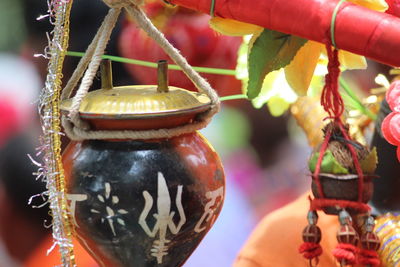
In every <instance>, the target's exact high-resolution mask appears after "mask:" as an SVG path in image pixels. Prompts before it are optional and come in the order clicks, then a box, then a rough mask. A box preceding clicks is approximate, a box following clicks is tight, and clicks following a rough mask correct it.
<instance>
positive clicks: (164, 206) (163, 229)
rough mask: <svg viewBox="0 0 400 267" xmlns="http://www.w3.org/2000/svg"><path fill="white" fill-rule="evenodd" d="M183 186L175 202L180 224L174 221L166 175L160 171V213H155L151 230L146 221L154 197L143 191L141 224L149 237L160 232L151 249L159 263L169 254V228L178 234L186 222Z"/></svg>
mask: <svg viewBox="0 0 400 267" xmlns="http://www.w3.org/2000/svg"><path fill="white" fill-rule="evenodd" d="M182 187H183V186H182V185H179V186H178V191H177V193H176V199H175V204H176V208H177V209H178V212H179V217H180V220H179V223H178V225H175V224H174V221H173V217H174V215H175V212H174V211H172V212H171V197H170V195H169V191H168V187H167V182H166V181H165V178H164V175H163V174H162V173H161V172H159V173H158V187H157V190H158V196H157V212H158V213H155V214H153V216H154V218H156V224H155V225H154V228H153V230H150V228H149V226H148V225H147V223H146V218H147V216H148V215H149V212H150V210H151V208H152V207H153V197H152V196H151V195H150V194H149V192H147V191H143V197H144V200H145V204H144V208H143V211H142V213H141V214H140V217H139V225H140V226H141V227H142V228H143V230H144V231H145V232H146V234H147V235H148V236H149V237H155V236H156V234H157V233H159V239H158V240H155V241H154V243H153V248H152V249H151V252H152V253H151V256H153V257H156V258H157V263H158V264H160V263H162V258H163V257H164V256H165V255H168V246H167V243H169V242H170V240H167V239H166V234H167V230H168V229H169V230H170V231H171V233H172V234H174V235H176V234H177V233H178V232H179V231H180V230H181V228H182V226H183V224H184V223H185V222H186V216H185V212H184V210H183V207H182Z"/></svg>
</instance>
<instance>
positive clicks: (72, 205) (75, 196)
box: [67, 194, 87, 227]
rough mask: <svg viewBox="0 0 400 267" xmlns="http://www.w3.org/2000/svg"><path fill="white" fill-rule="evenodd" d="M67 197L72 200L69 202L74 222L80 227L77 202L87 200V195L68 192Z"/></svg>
mask: <svg viewBox="0 0 400 267" xmlns="http://www.w3.org/2000/svg"><path fill="white" fill-rule="evenodd" d="M67 199H68V200H69V201H71V203H70V204H69V210H70V211H71V217H72V222H73V223H74V224H75V226H76V227H79V225H78V223H77V222H76V219H75V210H76V202H78V201H85V200H87V195H85V194H67Z"/></svg>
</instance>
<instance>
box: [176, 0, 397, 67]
mask: <svg viewBox="0 0 400 267" xmlns="http://www.w3.org/2000/svg"><path fill="white" fill-rule="evenodd" d="M169 2H171V3H173V4H177V5H181V6H184V7H187V8H190V9H194V10H198V11H200V12H204V13H209V12H210V6H211V0H170V1H169ZM215 2H216V5H215V13H214V14H215V15H216V16H218V17H223V18H231V19H235V20H239V21H243V22H248V23H252V24H256V25H259V26H262V27H265V28H267V29H271V30H276V31H280V32H284V33H288V34H294V35H297V36H300V37H303V38H307V39H309V40H314V41H317V42H321V43H326V42H327V40H328V38H330V24H331V20H332V14H333V11H334V9H335V7H336V6H337V3H338V2H339V1H338V0H215ZM335 41H336V44H337V47H338V48H339V49H344V50H347V51H350V52H353V53H356V54H359V55H364V56H366V57H368V58H371V59H373V60H376V61H380V62H382V63H384V64H388V65H392V66H397V67H400V18H397V17H395V16H392V15H389V14H386V13H380V12H376V11H373V10H369V9H367V8H363V7H361V6H357V5H353V4H351V3H349V2H344V3H342V4H341V5H340V8H339V11H338V13H337V17H336V22H335Z"/></svg>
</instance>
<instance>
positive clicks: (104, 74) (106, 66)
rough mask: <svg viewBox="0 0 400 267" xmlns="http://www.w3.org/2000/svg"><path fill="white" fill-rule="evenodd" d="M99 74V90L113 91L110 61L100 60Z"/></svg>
mask: <svg viewBox="0 0 400 267" xmlns="http://www.w3.org/2000/svg"><path fill="white" fill-rule="evenodd" d="M100 73H101V88H102V89H113V87H114V86H113V77H112V67H111V60H109V59H107V60H102V61H101V64H100Z"/></svg>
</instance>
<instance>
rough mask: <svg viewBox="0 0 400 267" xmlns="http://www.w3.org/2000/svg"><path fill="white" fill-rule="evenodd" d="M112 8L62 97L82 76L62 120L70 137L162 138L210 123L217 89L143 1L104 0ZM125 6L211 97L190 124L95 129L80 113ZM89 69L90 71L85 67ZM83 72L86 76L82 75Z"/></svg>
mask: <svg viewBox="0 0 400 267" xmlns="http://www.w3.org/2000/svg"><path fill="white" fill-rule="evenodd" d="M103 1H104V2H105V3H106V4H107V5H108V6H109V7H110V10H109V12H108V14H107V16H106V17H105V19H104V21H103V23H102V25H101V26H100V28H99V30H98V32H97V33H96V35H95V37H94V38H93V41H92V43H91V44H90V45H89V47H88V49H87V50H86V53H85V55H84V57H82V59H81V61H80V62H79V64H78V66H77V67H76V69H75V71H74V73H73V74H72V76H71V78H70V80H69V81H68V83H67V85H66V86H65V88H64V90H63V92H62V95H61V99H62V100H65V99H67V98H70V97H71V95H72V92H73V91H74V88H75V87H76V86H77V85H78V83H79V80H80V79H81V78H82V80H81V83H80V85H79V88H78V90H77V92H76V94H75V96H74V97H73V98H72V106H71V109H70V111H69V114H68V116H63V117H62V124H63V126H64V129H65V132H66V134H67V135H68V137H69V138H70V139H72V140H76V141H81V140H85V139H95V140H101V139H140V140H146V139H159V138H171V137H174V136H178V135H182V134H186V133H190V132H194V131H196V130H200V129H202V128H204V127H206V126H207V124H208V123H209V122H210V121H211V118H212V116H213V115H214V114H216V113H217V112H218V111H219V108H220V101H219V98H218V95H217V93H216V92H215V90H214V89H213V88H211V86H210V84H209V83H208V82H207V81H206V80H205V79H204V78H202V77H201V76H200V75H199V74H198V73H197V72H196V71H195V70H194V69H193V68H192V67H191V66H190V65H189V63H188V62H187V61H186V59H185V58H184V57H183V56H182V55H181V54H180V52H179V51H178V50H177V49H176V48H174V47H173V46H172V45H171V43H169V42H168V40H167V39H166V38H165V36H164V35H163V34H162V33H161V32H160V31H159V30H158V29H157V28H156V27H155V26H154V25H153V24H152V22H151V21H150V19H149V18H148V17H147V16H146V14H145V13H144V12H143V11H142V10H141V8H140V7H139V6H140V5H141V4H142V1H137V0H103ZM122 8H124V9H125V10H126V11H127V12H128V14H129V15H130V16H131V17H132V18H133V19H134V20H135V21H136V23H137V24H138V26H139V27H140V28H142V29H143V30H144V31H145V32H146V33H147V34H148V35H149V36H150V37H151V38H152V39H154V40H155V41H156V42H157V43H158V45H159V46H160V47H161V48H162V49H163V50H164V51H165V52H166V53H167V54H168V55H169V56H170V58H171V59H172V60H173V61H174V62H175V63H176V64H177V65H179V66H180V67H181V69H182V71H183V72H184V73H185V74H186V76H187V77H188V78H189V79H190V80H191V81H192V82H193V84H194V85H195V86H196V88H197V89H198V91H199V92H201V93H204V94H206V95H207V96H208V97H209V98H210V99H211V107H210V109H209V110H208V111H206V112H204V113H202V114H199V115H198V116H197V117H196V119H195V120H194V121H193V122H191V123H189V124H186V125H182V126H178V127H176V128H170V129H156V130H138V131H133V130H122V131H105V130H97V131H95V130H91V129H90V127H89V125H88V123H87V122H85V121H83V120H82V119H81V118H80V116H79V107H80V105H81V102H82V99H83V98H84V97H85V96H86V95H87V93H88V91H89V88H90V86H91V85H92V83H93V78H94V77H95V75H96V73H97V70H98V68H99V66H100V62H101V58H102V55H103V54H104V51H105V49H106V46H107V43H108V41H109V39H110V36H111V33H112V30H113V28H114V27H115V24H116V22H117V20H118V17H119V15H120V13H121V9H122ZM85 70H86V71H85ZM82 76H83V77H82Z"/></svg>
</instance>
